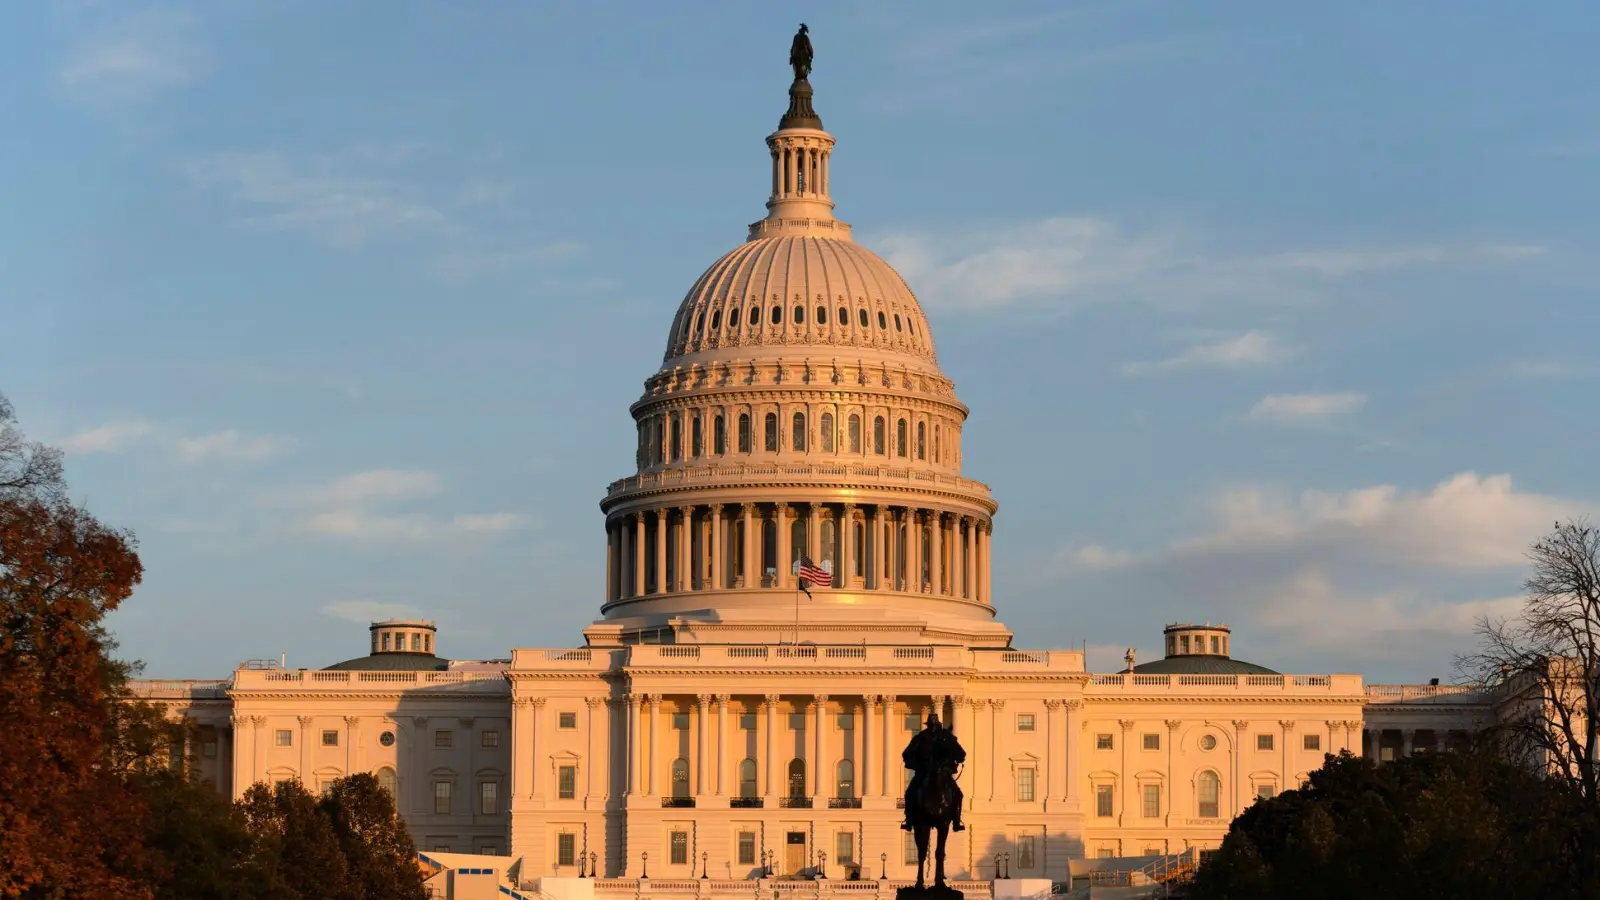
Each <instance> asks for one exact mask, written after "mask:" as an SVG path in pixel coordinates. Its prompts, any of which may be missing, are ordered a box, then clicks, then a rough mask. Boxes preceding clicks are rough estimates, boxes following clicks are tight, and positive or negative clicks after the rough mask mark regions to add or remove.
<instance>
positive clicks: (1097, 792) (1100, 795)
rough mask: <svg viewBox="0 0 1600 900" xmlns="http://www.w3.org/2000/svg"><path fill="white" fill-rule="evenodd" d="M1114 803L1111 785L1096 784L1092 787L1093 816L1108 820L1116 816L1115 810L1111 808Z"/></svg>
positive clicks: (1114, 797) (1114, 796)
mask: <svg viewBox="0 0 1600 900" xmlns="http://www.w3.org/2000/svg"><path fill="white" fill-rule="evenodd" d="M1115 801H1116V795H1115V794H1113V793H1112V787H1111V785H1109V784H1097V785H1095V786H1094V814H1095V815H1097V816H1099V817H1100V818H1102V819H1109V818H1111V817H1112V816H1114V815H1116V812H1115V810H1114V808H1113V804H1114V803H1115Z"/></svg>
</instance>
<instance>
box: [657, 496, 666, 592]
mask: <svg viewBox="0 0 1600 900" xmlns="http://www.w3.org/2000/svg"><path fill="white" fill-rule="evenodd" d="M666 592H667V508H666V507H662V508H661V509H658V510H656V593H658V594H665V593H666Z"/></svg>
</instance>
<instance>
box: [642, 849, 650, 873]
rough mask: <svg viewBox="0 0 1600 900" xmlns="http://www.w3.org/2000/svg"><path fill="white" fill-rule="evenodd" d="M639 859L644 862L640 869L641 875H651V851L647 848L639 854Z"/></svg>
mask: <svg viewBox="0 0 1600 900" xmlns="http://www.w3.org/2000/svg"><path fill="white" fill-rule="evenodd" d="M639 859H640V860H641V861H642V862H643V863H644V865H643V866H641V867H640V869H639V877H640V878H649V877H650V851H649V850H646V851H644V852H642V853H640V854H639Z"/></svg>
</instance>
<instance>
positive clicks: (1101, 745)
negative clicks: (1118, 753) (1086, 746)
mask: <svg viewBox="0 0 1600 900" xmlns="http://www.w3.org/2000/svg"><path fill="white" fill-rule="evenodd" d="M1116 746H1117V745H1116V742H1115V741H1113V740H1112V739H1111V735H1109V734H1097V735H1095V736H1094V748H1095V749H1096V750H1114V749H1116Z"/></svg>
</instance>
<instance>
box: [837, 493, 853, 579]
mask: <svg viewBox="0 0 1600 900" xmlns="http://www.w3.org/2000/svg"><path fill="white" fill-rule="evenodd" d="M834 531H835V532H837V533H838V535H839V579H838V581H839V586H840V587H842V588H851V587H855V577H856V505H855V504H854V503H846V504H845V505H844V506H843V507H842V508H841V510H840V513H839V527H838V528H836V529H834Z"/></svg>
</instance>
